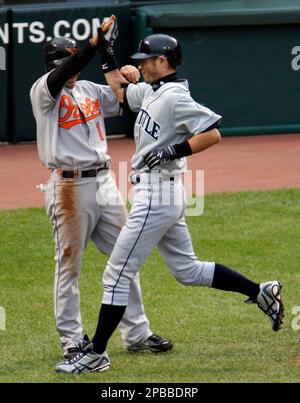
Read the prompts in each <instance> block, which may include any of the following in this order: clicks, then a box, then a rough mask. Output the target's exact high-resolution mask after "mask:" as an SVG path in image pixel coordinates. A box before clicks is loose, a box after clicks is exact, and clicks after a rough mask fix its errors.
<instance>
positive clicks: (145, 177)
mask: <svg viewBox="0 0 300 403" xmlns="http://www.w3.org/2000/svg"><path fill="white" fill-rule="evenodd" d="M176 179H179V175H175V176H170V175H161V174H151V173H150V174H148V173H144V172H143V173H140V174H131V175H130V182H131V183H132V185H136V184H138V183H146V184H155V183H161V182H163V181H170V182H174V181H175V180H176Z"/></svg>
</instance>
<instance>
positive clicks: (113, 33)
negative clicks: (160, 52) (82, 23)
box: [91, 15, 140, 103]
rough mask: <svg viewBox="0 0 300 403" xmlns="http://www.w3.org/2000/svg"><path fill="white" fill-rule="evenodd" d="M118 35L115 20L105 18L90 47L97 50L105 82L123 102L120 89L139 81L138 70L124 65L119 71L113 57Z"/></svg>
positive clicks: (113, 17)
mask: <svg viewBox="0 0 300 403" xmlns="http://www.w3.org/2000/svg"><path fill="white" fill-rule="evenodd" d="M117 35H118V26H117V19H116V17H115V16H114V15H112V16H111V17H109V18H105V19H104V22H103V23H102V25H101V27H99V28H98V30H97V33H96V35H95V36H94V37H93V38H92V39H91V43H92V45H93V46H94V47H95V48H97V49H98V50H99V53H100V56H101V64H102V70H103V73H104V76H105V79H106V81H107V84H108V85H109V86H110V87H111V89H112V90H113V92H114V93H115V94H116V96H117V98H118V100H119V102H121V103H122V102H123V101H124V90H123V88H122V87H124V86H126V85H127V84H128V83H129V82H130V83H137V82H138V81H139V79H140V73H139V71H138V69H137V68H136V67H134V66H131V65H126V66H124V67H122V68H121V69H119V67H118V64H117V61H116V59H115V55H114V49H113V45H114V41H115V40H116V38H117Z"/></svg>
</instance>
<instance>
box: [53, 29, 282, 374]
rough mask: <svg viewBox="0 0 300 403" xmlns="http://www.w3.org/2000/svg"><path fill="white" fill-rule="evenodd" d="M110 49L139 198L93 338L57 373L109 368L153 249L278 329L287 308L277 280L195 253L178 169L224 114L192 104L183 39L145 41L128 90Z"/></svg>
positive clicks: (181, 273)
mask: <svg viewBox="0 0 300 403" xmlns="http://www.w3.org/2000/svg"><path fill="white" fill-rule="evenodd" d="M102 38H103V37H102ZM109 54H110V62H107V55H106V54H105V53H103V56H102V58H105V62H106V64H107V65H108V66H110V68H111V71H108V72H107V73H106V79H107V81H108V83H109V85H110V86H111V88H112V89H113V90H114V91H115V93H116V94H117V95H118V97H119V98H120V100H121V101H122V102H123V105H125V106H126V105H127V106H128V107H129V108H130V109H131V110H133V111H134V112H138V116H137V119H136V122H135V127H134V140H135V143H136V151H135V154H134V156H133V158H132V161H131V165H132V171H133V172H132V176H131V178H132V182H133V184H134V185H135V197H134V200H133V206H132V209H131V211H130V214H129V217H128V218H127V220H126V224H125V226H124V227H123V229H122V231H121V232H120V235H119V237H118V240H117V242H116V245H115V247H114V250H113V252H112V254H111V256H110V258H109V261H108V264H107V267H106V270H105V272H104V277H103V282H104V295H103V301H102V306H101V310H100V315H99V320H98V325H97V329H96V333H95V335H94V337H93V340H92V343H91V342H89V341H88V340H87V341H86V344H85V346H83V351H82V353H81V354H80V355H78V356H77V357H75V358H74V360H72V361H65V362H62V363H59V364H57V366H56V371H59V372H72V373H79V372H91V371H101V370H105V369H107V368H108V367H109V358H108V355H107V353H106V351H105V350H106V347H107V343H108V340H109V338H110V336H111V334H112V333H113V331H114V330H115V328H116V326H117V324H118V323H119V321H120V320H121V318H122V317H123V314H124V312H125V309H126V306H127V304H128V295H129V286H130V281H131V280H132V279H133V278H134V276H135V275H136V273H137V272H138V270H139V268H140V267H141V266H142V264H143V263H144V262H145V260H146V258H147V256H149V254H150V252H151V251H152V249H153V248H155V247H158V250H159V252H160V255H161V256H162V258H163V260H164V262H165V264H166V265H167V266H168V268H169V269H170V271H171V273H172V274H173V275H174V277H175V278H176V280H178V281H179V282H180V283H181V284H184V285H193V286H206V287H213V288H217V289H221V290H228V291H235V292H239V293H242V294H244V295H246V296H247V297H248V299H247V302H251V303H255V304H258V306H259V308H261V309H262V310H263V311H264V312H265V313H266V314H267V315H268V317H269V318H270V321H271V324H272V328H273V330H275V331H277V330H279V329H280V327H281V324H282V319H283V311H284V309H283V303H282V300H281V296H280V288H281V286H280V284H279V282H278V281H277V280H274V281H268V282H265V283H262V284H257V283H255V282H253V281H251V280H249V279H247V278H245V277H244V276H242V275H241V274H239V273H237V272H235V271H233V270H231V269H230V268H228V267H225V266H223V265H221V264H219V263H215V262H205V261H201V260H199V259H198V258H197V257H196V255H195V253H194V251H193V246H192V242H191V238H190V234H189V231H188V227H187V224H186V221H185V207H186V203H185V193H184V188H183V185H182V183H181V179H180V174H181V173H182V172H184V170H185V169H186V158H185V157H186V156H188V155H191V154H193V153H197V152H201V151H203V150H205V149H207V148H208V147H211V146H212V145H214V144H216V143H218V142H219V141H220V134H219V131H218V126H219V124H220V119H221V116H220V115H218V114H216V113H214V112H213V111H211V110H209V109H208V108H205V107H203V106H201V105H199V104H198V103H197V102H195V101H194V100H193V99H192V97H191V94H190V92H189V88H188V83H187V81H186V80H182V79H179V78H178V77H177V75H176V68H177V66H179V65H180V64H181V60H182V55H181V49H180V45H179V43H178V41H177V40H176V39H175V38H173V37H170V36H168V35H162V34H155V35H151V36H148V37H146V38H145V39H144V40H143V41H141V43H140V46H139V50H138V53H136V54H134V55H133V56H132V58H134V59H137V60H139V61H140V65H139V69H140V71H141V72H142V74H143V76H144V80H145V83H139V84H129V85H127V87H126V88H125V89H124V88H121V86H123V87H124V86H126V83H125V80H124V79H123V78H122V75H121V74H120V72H119V71H118V70H117V69H116V68H115V66H116V62H115V60H114V57H113V55H112V52H111V49H109ZM164 199H165V200H169V201H170V202H169V203H164V202H162V200H164Z"/></svg>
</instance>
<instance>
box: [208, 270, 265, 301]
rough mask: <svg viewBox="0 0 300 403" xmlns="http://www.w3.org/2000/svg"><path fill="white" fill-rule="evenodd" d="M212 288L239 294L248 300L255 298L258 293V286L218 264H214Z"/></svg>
mask: <svg viewBox="0 0 300 403" xmlns="http://www.w3.org/2000/svg"><path fill="white" fill-rule="evenodd" d="M212 288H217V289H219V290H224V291H235V292H239V293H241V294H245V295H248V297H250V298H256V297H257V295H258V293H259V284H257V283H254V282H253V281H251V280H249V279H247V278H246V277H244V276H243V275H242V274H240V273H238V272H236V271H233V270H231V269H229V268H228V267H225V266H223V265H222V264H219V263H216V264H215V273H214V278H213V282H212Z"/></svg>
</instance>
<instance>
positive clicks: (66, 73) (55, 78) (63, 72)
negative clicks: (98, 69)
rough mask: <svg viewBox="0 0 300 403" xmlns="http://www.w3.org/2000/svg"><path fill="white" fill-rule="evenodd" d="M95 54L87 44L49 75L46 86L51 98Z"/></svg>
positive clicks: (93, 49) (94, 50)
mask: <svg viewBox="0 0 300 403" xmlns="http://www.w3.org/2000/svg"><path fill="white" fill-rule="evenodd" d="M95 53H96V49H95V48H94V47H93V46H92V45H91V44H90V43H89V42H88V43H87V44H86V45H85V46H84V47H83V48H82V49H80V50H79V51H78V52H77V53H75V54H74V55H72V56H71V57H69V58H68V59H67V60H66V61H65V62H64V63H62V64H61V65H60V66H59V67H57V68H56V69H55V70H53V71H52V72H51V73H50V74H49V76H48V78H47V84H48V89H49V91H50V94H51V95H52V97H53V98H56V96H57V94H58V93H59V92H60V91H61V90H62V88H63V86H64V85H65V83H66V82H67V81H68V80H69V79H70V78H72V77H74V76H75V75H76V74H78V73H79V72H80V71H81V70H83V69H84V67H85V66H87V65H88V64H89V62H90V61H91V60H92V59H93V57H94V56H95Z"/></svg>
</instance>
